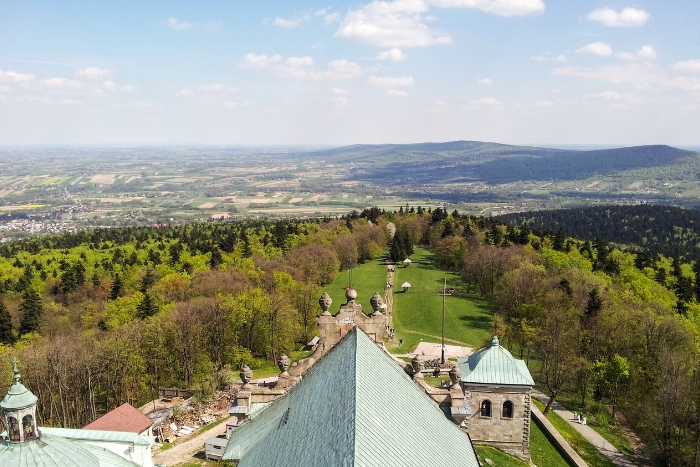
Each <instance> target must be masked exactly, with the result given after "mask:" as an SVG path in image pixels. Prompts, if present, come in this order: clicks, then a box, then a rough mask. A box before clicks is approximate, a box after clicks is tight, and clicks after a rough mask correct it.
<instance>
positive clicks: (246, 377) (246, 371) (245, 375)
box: [239, 365, 253, 386]
mask: <svg viewBox="0 0 700 467" xmlns="http://www.w3.org/2000/svg"><path fill="white" fill-rule="evenodd" d="M239 375H240V377H241V381H243V386H245V385H246V384H248V383H249V382H250V380H251V379H253V370H251V369H250V367H249V366H248V365H243V367H242V368H241V372H240V373H239Z"/></svg>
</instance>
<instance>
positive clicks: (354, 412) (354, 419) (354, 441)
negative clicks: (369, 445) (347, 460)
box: [336, 325, 360, 465]
mask: <svg viewBox="0 0 700 467" xmlns="http://www.w3.org/2000/svg"><path fill="white" fill-rule="evenodd" d="M359 328H360V327H359V326H357V325H355V327H353V328H352V329H351V330H350V331H349V332H348V333H347V334H346V336H345V337H347V336H349V335H351V334H352V335H353V337H354V338H355V345H353V352H354V355H353V360H354V365H353V366H352V370H353V371H354V372H355V374H354V375H352V381H354V382H355V397H353V400H352V403H353V404H354V406H353V408H352V412H351V413H352V423H351V425H350V426H351V430H352V464H353V465H355V461H356V459H357V399H358V397H359V385H358V384H357V366H358V359H357V344H358V338H359V333H358V332H357V330H358V329H359ZM338 344H340V342H338ZM336 345H337V344H336Z"/></svg>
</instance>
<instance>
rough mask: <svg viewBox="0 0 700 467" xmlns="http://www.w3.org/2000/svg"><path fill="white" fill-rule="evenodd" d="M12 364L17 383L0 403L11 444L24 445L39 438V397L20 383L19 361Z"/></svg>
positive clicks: (15, 360)
mask: <svg viewBox="0 0 700 467" xmlns="http://www.w3.org/2000/svg"><path fill="white" fill-rule="evenodd" d="M12 363H13V365H14V373H15V376H14V380H15V382H14V384H13V385H12V386H10V390H9V391H8V392H7V394H6V395H5V398H4V399H3V400H2V402H0V407H1V408H2V419H3V421H4V422H5V427H6V428H7V436H8V440H9V441H10V442H11V443H23V442H25V441H31V440H34V439H37V438H38V437H39V430H38V429H37V424H36V402H37V397H36V396H35V395H34V394H33V393H32V392H31V391H30V390H29V389H27V388H26V387H24V385H23V384H22V383H21V382H20V376H19V370H18V369H17V359H13V360H12Z"/></svg>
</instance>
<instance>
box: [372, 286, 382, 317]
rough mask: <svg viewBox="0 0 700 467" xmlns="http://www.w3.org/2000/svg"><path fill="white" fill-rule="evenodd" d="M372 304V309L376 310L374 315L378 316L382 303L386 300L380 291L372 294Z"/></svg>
mask: <svg viewBox="0 0 700 467" xmlns="http://www.w3.org/2000/svg"><path fill="white" fill-rule="evenodd" d="M369 303H370V305H372V309H373V310H374V313H372V316H377V315H381V314H382V312H381V309H382V303H384V300H382V296H381V295H379V292H374V295H372V298H371V299H370V300H369Z"/></svg>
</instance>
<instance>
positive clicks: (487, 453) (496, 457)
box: [474, 446, 568, 467]
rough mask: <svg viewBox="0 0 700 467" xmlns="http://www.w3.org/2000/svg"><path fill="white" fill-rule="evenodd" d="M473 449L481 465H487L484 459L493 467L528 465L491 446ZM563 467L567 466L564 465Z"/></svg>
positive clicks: (526, 466) (523, 466) (525, 466)
mask: <svg viewBox="0 0 700 467" xmlns="http://www.w3.org/2000/svg"><path fill="white" fill-rule="evenodd" d="M474 448H475V449H476V453H477V454H478V455H479V462H481V465H487V464H486V461H485V460H484V459H491V460H492V461H493V465H494V466H495V467H528V466H529V465H530V464H528V463H527V462H523V461H521V460H520V459H518V458H516V457H513V456H511V455H508V454H506V453H505V452H503V451H499V450H498V449H494V448H492V447H491V446H474ZM538 467H539V464H538ZM564 467H568V466H566V465H565V466H564Z"/></svg>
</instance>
